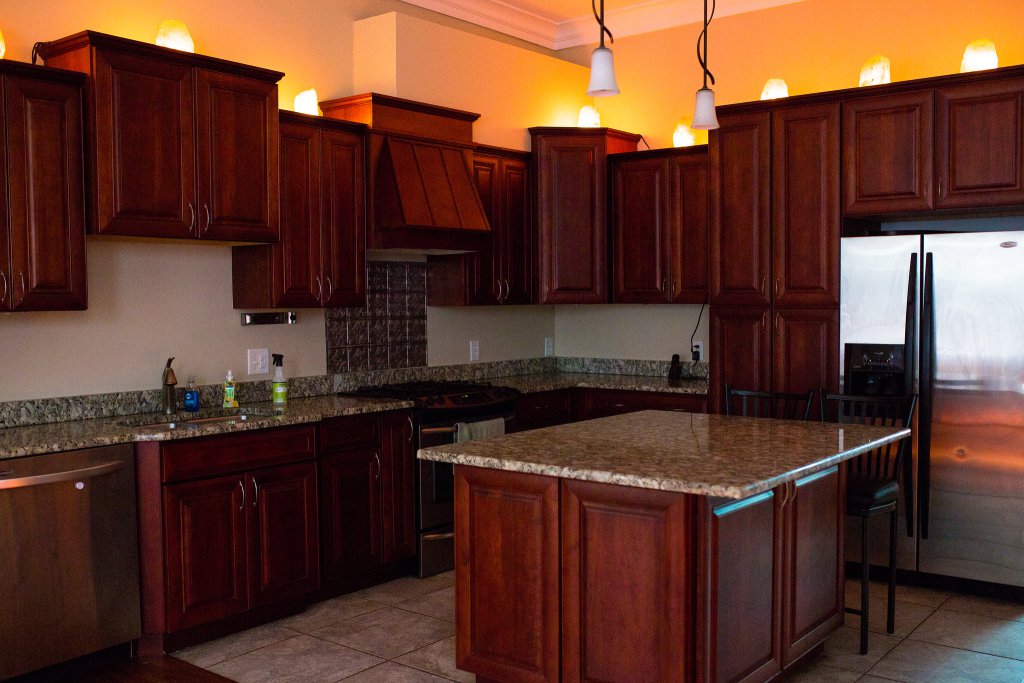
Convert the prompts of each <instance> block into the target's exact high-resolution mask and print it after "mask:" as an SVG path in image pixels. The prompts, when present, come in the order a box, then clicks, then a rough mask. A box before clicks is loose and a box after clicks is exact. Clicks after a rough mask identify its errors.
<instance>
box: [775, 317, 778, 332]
mask: <svg viewBox="0 0 1024 683" xmlns="http://www.w3.org/2000/svg"><path fill="white" fill-rule="evenodd" d="M778 333H779V314H778V313H776V314H775V334H778Z"/></svg>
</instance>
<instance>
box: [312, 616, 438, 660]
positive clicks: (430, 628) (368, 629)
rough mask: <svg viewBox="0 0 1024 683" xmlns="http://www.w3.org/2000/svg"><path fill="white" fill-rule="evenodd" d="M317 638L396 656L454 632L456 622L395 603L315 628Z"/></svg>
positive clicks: (392, 657)
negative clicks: (404, 608)
mask: <svg viewBox="0 0 1024 683" xmlns="http://www.w3.org/2000/svg"><path fill="white" fill-rule="evenodd" d="M313 635H314V636H316V637H317V638H323V639H325V640H330V641H333V642H335V643H340V644H342V645H347V646H348V647H354V648H356V649H357V650H362V651H363V652H370V653H372V654H375V655H377V656H379V657H384V658H386V659H394V658H395V657H398V656H400V655H404V654H405V653H406V652H412V651H413V650H417V649H419V648H421V647H423V646H425V645H429V644H431V643H436V642H437V641H439V640H443V639H444V638H447V637H449V636H452V635H455V624H453V623H451V622H449V621H444V620H442V619H435V618H434V617H428V616H426V615H424V614H416V613H414V612H407V611H406V610H402V609H397V608H394V607H385V608H383V609H379V610H376V611H374V612H370V613H369V614H363V615H361V616H358V617H353V618H352V619H349V620H347V621H341V622H338V623H337V624H333V625H331V626H327V627H326V628H322V629H319V630H317V631H314V632H313Z"/></svg>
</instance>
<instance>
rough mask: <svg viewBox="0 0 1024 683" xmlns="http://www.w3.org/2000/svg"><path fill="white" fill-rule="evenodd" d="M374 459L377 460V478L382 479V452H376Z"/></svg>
mask: <svg viewBox="0 0 1024 683" xmlns="http://www.w3.org/2000/svg"><path fill="white" fill-rule="evenodd" d="M373 459H374V460H376V461H377V478H378V479H380V453H374V454H373Z"/></svg>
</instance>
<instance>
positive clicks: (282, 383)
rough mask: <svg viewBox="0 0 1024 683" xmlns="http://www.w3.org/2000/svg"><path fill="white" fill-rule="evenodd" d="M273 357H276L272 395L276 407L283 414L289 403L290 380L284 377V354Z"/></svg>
mask: <svg viewBox="0 0 1024 683" xmlns="http://www.w3.org/2000/svg"><path fill="white" fill-rule="evenodd" d="M272 355H273V357H274V379H273V381H272V382H271V383H270V393H271V395H272V396H273V400H274V407H275V408H276V409H278V410H280V411H282V412H283V411H284V407H285V405H287V403H288V380H287V379H285V377H284V354H281V353H275V354H272Z"/></svg>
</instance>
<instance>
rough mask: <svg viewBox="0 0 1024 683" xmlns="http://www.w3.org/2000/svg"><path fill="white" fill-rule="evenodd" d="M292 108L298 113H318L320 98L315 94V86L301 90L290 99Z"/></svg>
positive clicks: (315, 114) (312, 114) (314, 114)
mask: <svg viewBox="0 0 1024 683" xmlns="http://www.w3.org/2000/svg"><path fill="white" fill-rule="evenodd" d="M292 108H293V109H295V111H297V112H298V113H300V114H309V115H311V116H319V115H320V98H319V97H318V96H317V94H316V88H310V89H309V90H303V91H302V92H300V93H299V94H298V95H296V96H295V99H294V100H293V101H292Z"/></svg>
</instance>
